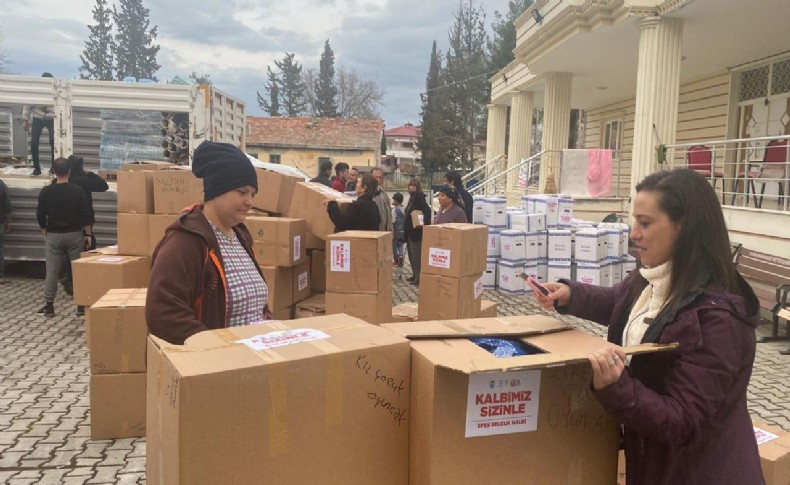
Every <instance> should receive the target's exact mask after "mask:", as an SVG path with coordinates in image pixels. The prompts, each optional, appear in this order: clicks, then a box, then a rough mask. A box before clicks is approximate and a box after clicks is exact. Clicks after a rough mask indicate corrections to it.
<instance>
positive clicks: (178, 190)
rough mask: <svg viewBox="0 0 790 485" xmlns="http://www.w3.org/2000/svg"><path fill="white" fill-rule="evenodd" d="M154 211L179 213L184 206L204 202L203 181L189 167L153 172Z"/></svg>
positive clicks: (158, 212) (157, 212)
mask: <svg viewBox="0 0 790 485" xmlns="http://www.w3.org/2000/svg"><path fill="white" fill-rule="evenodd" d="M153 179H154V182H153V191H154V212H155V213H156V214H178V213H180V212H181V211H182V210H183V209H184V208H186V207H189V206H191V205H193V204H199V203H202V202H203V181H202V180H200V179H198V178H197V177H195V175H194V174H193V173H192V171H191V170H189V168H188V167H187V168H178V169H175V168H174V169H172V170H159V171H157V172H153Z"/></svg>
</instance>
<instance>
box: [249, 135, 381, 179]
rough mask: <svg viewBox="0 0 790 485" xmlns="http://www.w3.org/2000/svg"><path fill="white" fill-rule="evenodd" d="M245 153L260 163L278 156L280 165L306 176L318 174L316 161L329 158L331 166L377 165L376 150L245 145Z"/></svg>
mask: <svg viewBox="0 0 790 485" xmlns="http://www.w3.org/2000/svg"><path fill="white" fill-rule="evenodd" d="M247 152H248V153H250V154H251V155H254V156H257V157H258V159H259V160H261V161H262V162H268V161H269V155H272V154H275V155H280V163H281V164H282V165H288V166H290V167H294V168H298V169H299V170H301V171H303V172H304V173H306V174H307V175H310V176H315V175H317V174H318V159H319V158H321V157H329V159H330V160H331V161H332V163H333V164H335V163H338V162H346V163H347V164H349V165H352V166H353V165H363V166H368V167H371V166H375V165H378V164H379V157H378V155H377V153H378V152H377V151H376V150H309V149H305V150H296V149H284V148H272V147H262V146H259V145H258V146H256V145H250V144H249V143H248V144H247Z"/></svg>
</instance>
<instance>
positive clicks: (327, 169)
mask: <svg viewBox="0 0 790 485" xmlns="http://www.w3.org/2000/svg"><path fill="white" fill-rule="evenodd" d="M331 177H332V162H330V161H329V160H322V161H321V164H320V165H319V166H318V176H317V177H316V178H314V179H312V180H310V182H318V183H319V184H324V185H326V186H327V187H331V186H332V179H331Z"/></svg>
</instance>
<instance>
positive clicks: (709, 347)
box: [558, 273, 765, 485]
mask: <svg viewBox="0 0 790 485" xmlns="http://www.w3.org/2000/svg"><path fill="white" fill-rule="evenodd" d="M634 276H635V273H634V274H632V275H631V276H630V277H629V278H627V279H626V280H625V281H624V282H623V283H621V284H620V285H617V286H615V287H614V288H601V287H596V286H591V285H585V284H582V283H576V282H570V281H563V283H566V284H568V285H569V286H570V287H571V295H572V297H571V302H570V303H569V304H568V305H567V306H566V307H562V308H558V311H560V312H561V313H569V314H572V315H575V316H577V317H581V318H585V319H588V320H592V321H595V322H597V323H600V324H602V325H606V326H608V327H609V335H608V340H609V341H610V342H613V343H615V344H618V345H620V344H621V343H622V335H623V329H624V328H625V325H626V320H627V319H628V314H629V312H630V309H629V307H628V306H629V303H628V301H627V300H628V289H629V287H630V285H631V284H632V283H633V282H634ZM740 283H741V286H742V287H743V293H744V294H745V295H747V297H746V298H743V297H741V296H737V295H733V294H730V293H726V292H724V291H721V290H720V289H717V288H716V287H713V286H712V285H709V286H708V287H706V288H704V289H703V290H700V291H699V292H697V293H696V294H694V295H690V296H689V297H687V298H686V299H685V300H684V301H683V302H682V303H683V305H682V307H681V308H680V310H678V311H677V312H676V314H674V315H668V314H663V315H662V314H659V315H658V316H657V317H656V319H655V320H654V322H653V323H651V325H650V327H649V329H648V331H647V333H646V334H645V338H644V340H643V342H658V343H673V342H677V343H678V344H679V347H678V349H677V350H676V351H674V352H665V353H654V354H644V355H638V356H634V357H633V359H632V360H631V364H630V366H629V367H628V368H627V369H626V372H625V373H624V374H623V375H622V377H621V378H620V381H619V382H617V383H616V384H612V385H611V386H608V387H606V388H604V389H602V390H601V391H598V392H596V395H597V397H598V400H599V401H600V402H601V404H602V405H603V406H604V408H605V409H606V410H607V411H608V412H609V413H611V414H612V415H613V416H615V417H616V418H617V419H619V420H620V422H621V423H623V425H624V429H625V436H624V443H625V454H626V473H627V483H628V484H629V485H679V484H700V485H714V484H715V485H730V484H731V485H761V484H764V483H765V481H764V480H763V475H762V472H761V469H760V459H759V455H758V452H757V443H756V440H755V438H754V432H753V430H752V424H751V419H750V417H749V411H748V410H747V407H746V388H747V387H748V385H749V378H750V377H751V374H752V365H753V363H754V355H755V346H756V344H755V327H756V326H757V324H758V323H759V317H758V315H757V311H758V310H759V307H758V305H757V300H756V298H755V297H754V293H753V292H752V290H751V288H750V287H749V286H748V284H747V283H746V282H745V281H743V280H742V279H741V281H740ZM664 313H666V312H664Z"/></svg>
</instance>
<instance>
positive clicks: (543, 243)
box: [537, 231, 549, 259]
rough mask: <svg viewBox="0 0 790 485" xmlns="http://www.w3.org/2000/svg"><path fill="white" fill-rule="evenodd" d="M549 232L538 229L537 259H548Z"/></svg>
mask: <svg viewBox="0 0 790 485" xmlns="http://www.w3.org/2000/svg"><path fill="white" fill-rule="evenodd" d="M548 239H549V232H548V231H538V237H537V240H538V259H549V241H548Z"/></svg>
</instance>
